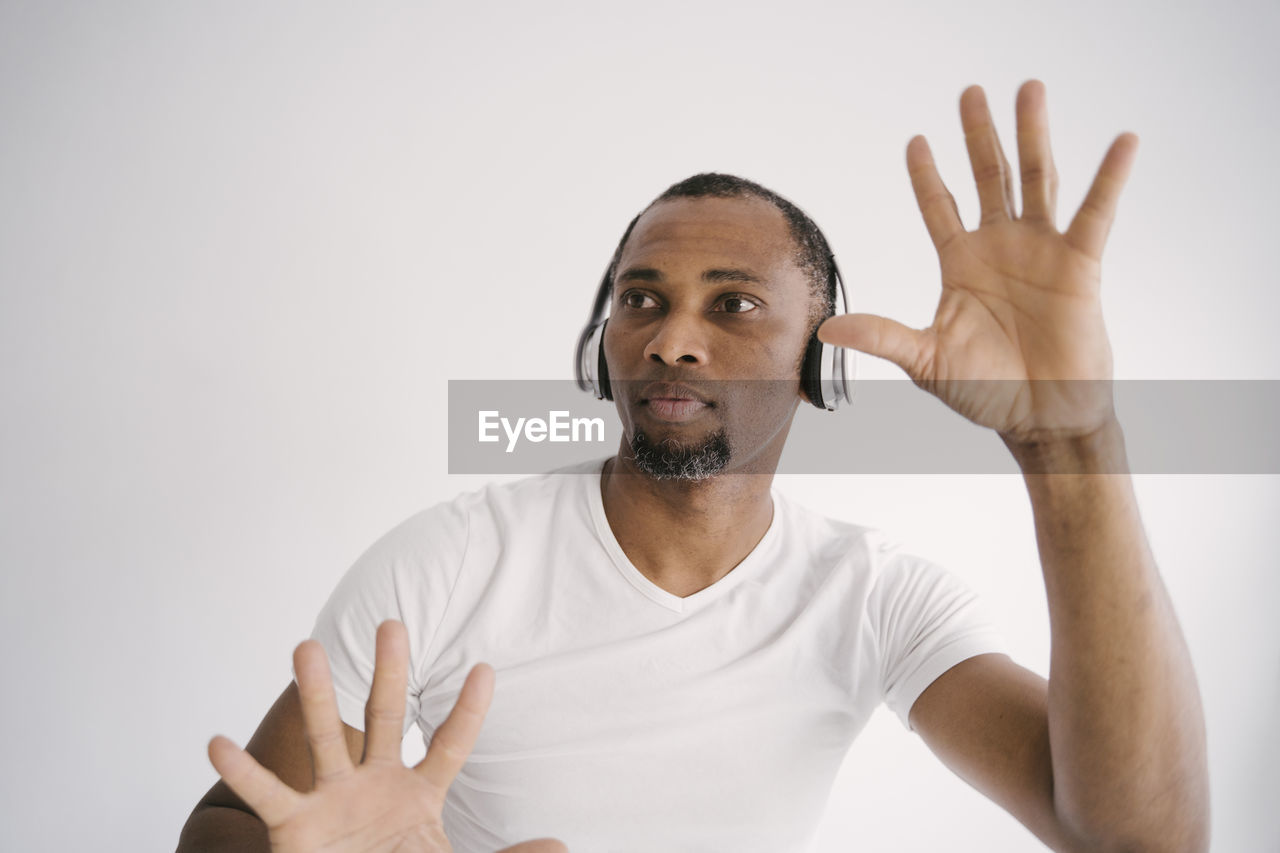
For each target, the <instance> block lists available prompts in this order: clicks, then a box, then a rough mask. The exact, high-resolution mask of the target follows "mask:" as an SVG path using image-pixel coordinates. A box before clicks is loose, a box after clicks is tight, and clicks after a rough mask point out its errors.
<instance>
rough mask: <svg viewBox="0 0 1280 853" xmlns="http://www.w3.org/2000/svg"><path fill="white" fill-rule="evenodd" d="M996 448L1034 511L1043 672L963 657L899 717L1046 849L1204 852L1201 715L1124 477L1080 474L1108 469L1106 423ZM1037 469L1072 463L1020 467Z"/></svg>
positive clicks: (1117, 453)
mask: <svg viewBox="0 0 1280 853" xmlns="http://www.w3.org/2000/svg"><path fill="white" fill-rule="evenodd" d="M1011 449H1013V451H1014V455H1015V457H1017V458H1018V460H1019V462H1020V463H1021V464H1022V467H1023V471H1024V472H1026V483H1027V489H1028V492H1029V493H1030V495H1031V502H1032V508H1033V511H1034V515H1035V523H1036V534H1037V540H1038V543H1039V549H1040V559H1041V564H1042V567H1043V571H1044V578H1045V588H1046V591H1047V597H1048V602H1049V617H1050V626H1051V637H1052V652H1051V663H1050V677H1049V681H1048V683H1047V684H1046V683H1045V682H1044V680H1043V679H1041V678H1040V677H1039V676H1037V675H1034V674H1033V673H1030V672H1028V671H1027V670H1025V669H1022V668H1021V667H1018V666H1017V665H1016V664H1014V663H1013V662H1012V661H1009V660H1008V659H1007V658H1003V657H999V656H983V657H979V658H974V659H971V660H969V661H965V662H964V663H962V664H960V665H959V666H956V667H954V668H953V669H952V670H951V671H949V672H947V673H946V674H945V675H943V676H942V678H939V679H938V680H937V681H936V682H934V684H932V685H931V686H930V687H929V688H928V689H927V690H925V692H924V693H923V694H921V696H920V698H919V699H918V700H917V701H916V704H915V706H914V707H913V708H912V712H911V721H912V725H913V726H914V727H915V728H916V730H917V731H918V732H919V733H920V734H921V736H922V737H923V738H924V740H925V742H926V743H927V744H928V745H929V747H930V748H931V749H932V750H933V751H934V752H935V753H936V754H937V755H938V756H939V757H940V758H942V760H943V761H944V762H945V763H946V764H947V765H948V766H949V767H951V768H952V769H953V770H955V771H956V772H957V773H958V774H959V775H960V776H961V777H962V778H964V779H965V780H966V781H968V782H969V783H970V784H972V785H973V786H974V787H975V788H977V789H978V790H980V791H982V792H983V793H985V794H986V795H987V796H989V797H991V798H992V799H993V800H995V801H996V802H997V803H999V804H1000V805H1001V806H1003V807H1004V808H1005V809H1007V810H1008V811H1009V812H1010V813H1011V814H1013V815H1014V816H1015V817H1017V818H1018V819H1019V820H1020V821H1021V822H1022V823H1023V824H1024V825H1025V826H1027V828H1028V829H1030V830H1031V831H1032V832H1033V833H1035V834H1036V835H1037V836H1038V837H1039V838H1040V839H1041V840H1042V841H1044V842H1045V843H1046V844H1047V845H1048V846H1049V847H1051V848H1053V849H1055V850H1081V851H1085V850H1113V849H1114V850H1134V849H1141V850H1171V851H1195V850H1204V849H1207V847H1208V826H1209V814H1208V800H1209V797H1208V787H1207V773H1206V770H1205V742H1204V724H1203V716H1202V711H1201V707H1200V697H1199V692H1198V690H1197V687H1196V681H1195V674H1194V672H1193V670H1192V667H1191V662H1190V658H1189V655H1188V654H1187V649H1186V645H1185V643H1184V642H1183V639H1182V634H1181V631H1180V629H1179V627H1178V623H1177V620H1176V618H1175V616H1174V613H1173V608H1172V605H1171V603H1170V601H1169V598H1168V596H1167V594H1166V593H1165V590H1164V586H1163V584H1162V583H1161V581H1160V577H1159V574H1158V572H1157V569H1156V566H1155V562H1154V560H1153V559H1152V556H1151V553H1150V550H1149V549H1148V547H1147V542H1146V537H1145V535H1144V533H1143V529H1142V525H1141V522H1140V521H1139V518H1138V511H1137V503H1136V500H1135V498H1134V494H1133V489H1132V483H1131V481H1130V479H1129V477H1128V476H1127V475H1121V474H1114V473H1108V474H1098V473H1089V472H1090V471H1091V470H1095V469H1098V468H1101V469H1102V470H1106V471H1114V470H1116V466H1117V465H1118V464H1122V458H1123V446H1122V439H1121V436H1120V432H1119V427H1118V426H1116V425H1112V426H1110V427H1108V428H1106V429H1104V430H1103V431H1102V432H1101V433H1099V434H1098V435H1096V436H1090V437H1088V438H1083V439H1077V440H1074V441H1071V442H1067V443H1065V444H1063V445H1039V446H1017V447H1012V448H1011ZM1047 454H1051V455H1053V456H1054V458H1053V459H1052V460H1049V459H1046V458H1045V456H1046V455H1047ZM1100 456H1102V457H1104V458H1099V457H1100ZM1048 466H1051V469H1052V470H1055V471H1059V472H1061V471H1064V470H1066V469H1068V468H1071V469H1073V470H1078V471H1079V472H1080V473H1077V474H1067V473H1056V474H1038V473H1034V472H1035V471H1037V470H1044V469H1045V468H1046V467H1048Z"/></svg>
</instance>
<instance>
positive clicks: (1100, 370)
mask: <svg viewBox="0 0 1280 853" xmlns="http://www.w3.org/2000/svg"><path fill="white" fill-rule="evenodd" d="M960 117H961V124H962V126H963V128H964V132H965V142H966V146H967V148H968V152H969V160H970V163H971V164H972V167H973V174H974V179H975V181H976V183H977V188H978V196H979V201H980V204H981V210H982V219H981V222H980V224H979V226H978V227H977V228H976V229H975V230H973V231H967V230H965V228H964V225H963V223H962V222H961V220H960V215H959V212H958V210H957V208H956V204H955V199H954V198H953V196H952V195H951V193H950V192H949V191H948V190H947V188H946V186H945V185H944V184H943V182H942V179H941V177H939V175H938V171H937V168H936V167H935V165H934V162H933V157H932V154H931V153H930V151H929V145H928V143H927V142H926V141H925V139H924V137H916V138H914V139H912V140H911V142H910V144H909V145H908V146H907V169H908V171H909V173H910V175H911V183H912V187H913V189H914V190H915V195H916V201H917V203H918V204H919V207H920V212H921V214H922V216H923V217H924V221H925V226H926V227H927V228H928V231H929V236H930V238H931V239H932V241H933V244H934V246H935V248H936V249H937V252H938V260H939V264H940V266H941V273H942V295H941V297H940V299H939V302H938V309H937V312H936V314H935V316H934V319H933V323H932V324H931V325H930V326H929V327H928V328H925V329H911V328H909V327H907V326H905V325H903V324H901V323H898V322H897V321H894V320H891V319H888V318H885V317H879V316H876V315H873V314H849V315H844V316H839V317H834V318H832V319H830V320H828V321H827V322H826V323H824V324H823V326H822V328H821V330H820V332H819V335H820V337H821V338H822V339H823V340H824V341H827V342H829V343H834V344H838V345H840V346H846V347H850V348H853V349H857V350H860V351H862V352H866V353H869V354H871V355H875V356H879V357H881V358H886V359H888V360H890V361H892V362H894V363H895V364H897V365H898V366H899V367H901V368H902V369H903V370H904V371H906V373H907V375H908V376H910V377H911V379H912V380H913V381H914V382H915V383H916V384H918V385H920V386H921V387H923V388H925V389H926V390H928V391H930V392H932V393H933V394H935V395H937V396H938V397H939V398H940V399H941V400H942V401H943V402H945V403H946V404H947V405H949V406H951V407H952V408H953V409H955V410H956V411H958V412H960V414H962V415H964V416H965V417H967V418H969V419H970V420H973V421H975V422H976V423H979V424H982V425H983V426H988V427H992V428H993V429H995V430H997V431H998V432H1000V433H1001V434H1002V435H1004V436H1005V437H1006V438H1009V439H1014V440H1034V439H1037V438H1041V437H1046V436H1063V435H1075V434H1081V433H1085V432H1089V431H1092V430H1094V429H1097V428H1099V427H1100V426H1102V425H1103V424H1105V423H1106V422H1107V421H1108V419H1109V418H1111V417H1112V414H1113V413H1112V407H1111V394H1110V387H1109V383H1110V379H1111V349H1110V345H1109V343H1108V341H1107V334H1106V329H1105V327H1104V325H1103V321H1102V310H1101V302H1100V299H1099V287H1100V279H1099V268H1100V264H1101V257H1102V250H1103V247H1104V245H1105V244H1106V238H1107V234H1108V232H1109V230H1110V227H1111V222H1112V220H1113V218H1114V216H1115V209H1116V205H1117V203H1118V201H1119V197H1120V191H1121V189H1122V188H1123V186H1124V182H1125V179H1126V178H1127V176H1128V173H1129V171H1130V169H1131V167H1132V163H1133V159H1134V157H1135V155H1136V152H1137V137H1136V136H1134V135H1133V134H1123V135H1121V136H1120V137H1119V138H1117V139H1116V141H1115V142H1114V143H1113V144H1112V145H1111V148H1110V150H1108V152H1107V154H1106V157H1105V158H1104V159H1103V162H1102V165H1101V167H1100V168H1099V170H1098V173H1097V175H1096V177H1095V178H1094V181H1093V185H1092V186H1091V188H1090V190H1089V193H1088V195H1087V197H1086V198H1085V200H1084V203H1083V204H1082V205H1081V207H1080V210H1079V211H1078V212H1077V213H1076V215H1075V217H1074V219H1073V220H1072V222H1071V225H1070V226H1069V227H1068V228H1067V229H1066V230H1065V231H1059V230H1058V229H1057V227H1056V225H1055V222H1054V218H1055V214H1054V211H1055V207H1056V202H1057V198H1056V196H1057V174H1056V171H1055V169H1054V165H1053V158H1052V155H1051V153H1050V146H1049V128H1048V117H1047V110H1046V106H1045V93H1044V86H1043V84H1041V83H1040V82H1039V81H1035V80H1033V81H1030V82H1028V83H1026V84H1024V85H1023V86H1022V88H1021V89H1020V90H1019V92H1018V101H1017V126H1018V159H1019V165H1020V172H1021V183H1022V202H1023V207H1022V213H1021V215H1018V213H1017V211H1016V204H1015V201H1014V195H1013V180H1012V170H1011V169H1010V167H1009V164H1008V161H1007V159H1006V158H1005V155H1004V151H1003V150H1002V148H1001V146H1000V142H999V140H998V139H997V137H996V132H995V128H994V126H993V125H992V122H991V114H990V111H989V110H988V107H987V103H986V98H985V96H984V94H983V92H982V89H980V88H979V87H977V86H973V87H970V88H969V89H967V90H965V92H964V94H963V95H962V96H961V99H960Z"/></svg>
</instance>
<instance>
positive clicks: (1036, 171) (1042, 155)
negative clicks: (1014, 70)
mask: <svg viewBox="0 0 1280 853" xmlns="http://www.w3.org/2000/svg"><path fill="white" fill-rule="evenodd" d="M1017 114H1018V165H1019V167H1020V169H1021V172H1022V218H1023V219H1033V220H1042V221H1045V222H1048V223H1049V224H1050V225H1052V224H1054V220H1055V219H1056V218H1057V208H1058V170H1057V168H1056V167H1055V166H1054V165H1053V153H1052V151H1050V149H1049V110H1048V107H1047V105H1046V99H1045V93H1044V84H1043V83H1041V82H1040V81H1039V80H1028V81H1027V82H1026V83H1023V84H1022V88H1021V89H1019V90H1018V106H1017Z"/></svg>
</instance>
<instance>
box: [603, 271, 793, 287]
mask: <svg viewBox="0 0 1280 853" xmlns="http://www.w3.org/2000/svg"><path fill="white" fill-rule="evenodd" d="M702 280H703V281H705V282H706V283H707V284H724V283H726V282H741V283H744V284H758V285H761V286H763V287H768V285H769V283H768V282H767V281H765V280H764V279H763V278H761V277H760V276H758V275H755V274H754V273H749V272H747V271H746V270H740V269H709V270H704V271H703V273H702ZM616 281H618V282H624V281H648V282H654V283H659V284H660V283H662V282H664V281H666V278H665V276H663V275H662V273H661V272H660V271H658V270H656V269H654V268H653V267H631V268H629V269H626V270H624V271H623V272H621V273H619V274H618V277H617V279H616Z"/></svg>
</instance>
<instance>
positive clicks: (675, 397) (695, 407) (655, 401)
mask: <svg viewBox="0 0 1280 853" xmlns="http://www.w3.org/2000/svg"><path fill="white" fill-rule="evenodd" d="M640 405H641V406H644V407H645V408H646V409H648V410H649V413H650V414H651V415H653V417H655V418H657V419H658V420H662V421H667V422H669V423H679V422H681V421H687V420H691V419H693V418H695V417H697V416H698V414H699V413H700V412H702V410H704V409H707V408H710V407H711V406H712V405H714V404H713V403H711V402H710V401H708V400H707V399H706V398H705V397H703V396H702V395H701V394H699V393H698V392H697V391H694V390H693V389H692V388H690V387H689V386H687V385H679V384H675V383H668V382H654V383H651V384H649V385H647V386H645V388H644V391H643V392H642V393H641V396H640Z"/></svg>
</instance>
